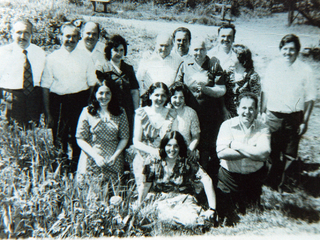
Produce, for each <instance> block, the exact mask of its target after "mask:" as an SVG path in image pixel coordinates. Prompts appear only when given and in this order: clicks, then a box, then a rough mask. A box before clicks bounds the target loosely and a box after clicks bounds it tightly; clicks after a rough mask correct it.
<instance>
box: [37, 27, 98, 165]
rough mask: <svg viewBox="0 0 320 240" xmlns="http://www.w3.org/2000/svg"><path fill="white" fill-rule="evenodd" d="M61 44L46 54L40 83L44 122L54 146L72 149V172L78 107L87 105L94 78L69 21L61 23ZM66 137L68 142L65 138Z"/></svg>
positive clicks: (76, 30) (75, 162) (91, 64)
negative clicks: (48, 127)
mask: <svg viewBox="0 0 320 240" xmlns="http://www.w3.org/2000/svg"><path fill="white" fill-rule="evenodd" d="M60 34H61V35H60V40H61V43H62V46H61V48H60V49H59V50H56V51H54V52H53V53H51V54H50V55H48V56H47V59H46V65H45V69H44V71H43V75H42V79H41V86H42V87H43V97H44V105H45V115H46V120H47V124H48V125H49V126H53V135H54V140H55V145H56V146H59V145H60V144H61V145H62V146H59V147H62V150H63V152H64V153H67V150H68V142H69V143H70V144H71V148H72V151H73V152H72V162H71V163H70V165H71V166H70V171H75V170H76V167H77V160H78V156H79V154H80V149H79V147H78V146H77V143H76V139H75V131H76V127H77V122H78V118H79V115H80V113H81V111H82V108H83V107H84V106H86V105H87V104H88V98H89V87H90V86H93V85H95V83H96V82H97V78H96V75H95V69H94V66H93V62H92V60H91V59H90V58H88V57H87V56H88V55H87V54H86V53H85V52H84V51H83V50H81V49H77V48H76V46H77V43H78V41H79V38H80V30H79V29H78V28H77V27H75V26H74V25H73V24H71V23H67V24H64V25H62V26H61V29H60ZM69 137H70V141H69V139H68V138H69Z"/></svg>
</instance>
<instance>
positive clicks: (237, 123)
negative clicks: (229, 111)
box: [231, 116, 257, 130]
mask: <svg viewBox="0 0 320 240" xmlns="http://www.w3.org/2000/svg"><path fill="white" fill-rule="evenodd" d="M256 126H257V119H254V120H253V123H252V124H251V126H250V127H249V128H247V127H246V126H245V125H244V124H243V123H242V122H241V121H240V118H239V116H238V117H234V118H232V119H231V127H234V128H235V127H240V128H244V129H248V130H252V129H255V128H256Z"/></svg>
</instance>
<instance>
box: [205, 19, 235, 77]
mask: <svg viewBox="0 0 320 240" xmlns="http://www.w3.org/2000/svg"><path fill="white" fill-rule="evenodd" d="M235 35H236V28H235V26H234V25H233V24H223V25H222V26H221V27H219V29H218V45H217V46H216V47H214V48H212V49H211V50H210V51H208V56H209V57H210V58H211V57H216V58H218V59H219V60H220V65H221V67H222V68H223V70H225V71H228V70H229V69H230V68H232V67H233V66H234V64H235V63H236V62H237V61H238V59H237V55H236V54H235V53H234V52H233V51H232V45H233V43H234V39H235Z"/></svg>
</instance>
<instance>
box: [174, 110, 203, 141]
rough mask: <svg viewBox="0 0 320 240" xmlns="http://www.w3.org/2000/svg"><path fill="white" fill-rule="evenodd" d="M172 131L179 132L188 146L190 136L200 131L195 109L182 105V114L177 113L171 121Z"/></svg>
mask: <svg viewBox="0 0 320 240" xmlns="http://www.w3.org/2000/svg"><path fill="white" fill-rule="evenodd" d="M172 131H178V132H180V133H181V135H182V136H183V137H184V140H185V141H186V143H187V145H188V146H189V144H190V143H191V139H192V137H193V136H195V135H196V134H199V133H200V123H199V118H198V115H197V113H196V111H195V110H193V109H192V108H191V107H188V106H184V109H183V112H182V114H178V115H177V117H176V119H175V120H174V122H173V126H172Z"/></svg>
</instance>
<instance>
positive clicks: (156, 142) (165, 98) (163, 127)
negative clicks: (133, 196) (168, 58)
mask: <svg viewBox="0 0 320 240" xmlns="http://www.w3.org/2000/svg"><path fill="white" fill-rule="evenodd" d="M144 96H145V98H146V100H147V101H146V104H147V106H144V107H141V108H138V109H137V110H136V116H135V121H134V124H135V126H134V137H133V146H134V148H135V157H134V159H133V163H132V166H133V173H134V176H135V180H136V185H137V187H139V186H140V185H141V183H142V177H143V176H142V170H143V167H144V165H145V164H149V163H151V162H154V161H157V160H159V159H160V154H159V146H160V140H161V138H162V137H163V136H164V135H165V134H166V132H167V131H170V130H171V127H172V122H173V120H174V118H175V111H174V110H173V109H171V108H168V107H166V105H167V104H168V102H169V100H170V97H169V90H168V87H167V86H166V85H165V84H164V83H161V82H156V83H153V84H152V85H151V86H150V87H149V89H148V91H147V92H146V94H145V95H144Z"/></svg>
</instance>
